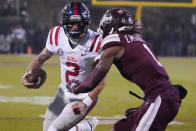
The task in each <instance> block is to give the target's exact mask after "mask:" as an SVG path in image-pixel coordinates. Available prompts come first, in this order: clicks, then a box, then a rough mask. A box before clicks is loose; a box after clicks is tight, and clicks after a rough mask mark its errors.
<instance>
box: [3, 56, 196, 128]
mask: <svg viewBox="0 0 196 131" xmlns="http://www.w3.org/2000/svg"><path fill="white" fill-rule="evenodd" d="M33 57H34V56H6V55H0V131H42V122H43V119H42V118H41V117H40V115H43V114H44V112H45V110H46V108H47V103H48V102H49V101H50V100H51V98H52V97H53V96H54V95H55V93H56V90H57V87H58V84H59V83H60V71H59V64H58V59H57V58H52V59H51V60H49V61H48V62H46V64H45V65H44V67H43V68H44V69H45V70H46V71H47V74H48V78H47V81H46V83H45V84H44V85H43V87H41V88H40V89H38V90H32V89H26V88H25V87H23V86H22V85H21V81H20V79H21V77H22V75H23V74H24V73H25V70H26V68H27V66H28V64H29V62H30V61H31V60H32V59H33ZM159 59H160V62H161V63H162V65H163V66H164V67H165V68H166V70H167V72H168V73H169V76H170V78H171V80H172V82H173V83H174V84H175V83H179V84H182V85H184V86H185V87H186V88H187V89H188V91H189V92H188V96H187V97H186V98H185V99H184V101H183V103H182V106H181V108H180V111H179V113H178V115H177V117H176V119H175V121H178V122H179V123H181V124H172V125H169V126H168V128H167V131H195V130H196V111H195V110H196V95H195V94H196V58H159ZM128 90H132V91H134V92H136V93H137V94H139V95H141V96H142V95H143V93H142V92H141V91H140V90H139V88H136V85H134V84H130V83H128V82H127V81H126V80H124V79H123V78H122V77H121V76H120V75H119V72H118V71H117V70H116V68H115V67H112V69H111V70H110V73H109V74H108V82H107V86H106V88H105V89H104V91H103V92H102V94H101V95H100V97H99V101H98V103H97V105H96V106H95V108H94V110H92V112H91V113H90V114H89V115H90V116H94V115H95V116H102V117H114V116H116V115H120V116H121V115H123V114H124V111H125V109H127V108H129V107H136V106H138V105H140V104H141V103H142V101H141V100H138V99H137V98H135V97H133V96H130V95H129V94H128ZM111 127H112V124H100V125H98V127H97V128H96V131H109V129H110V128H111Z"/></svg>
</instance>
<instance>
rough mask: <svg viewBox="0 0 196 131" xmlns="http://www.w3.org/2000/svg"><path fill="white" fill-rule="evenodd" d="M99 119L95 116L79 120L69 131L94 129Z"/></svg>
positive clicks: (92, 130)
mask: <svg viewBox="0 0 196 131" xmlns="http://www.w3.org/2000/svg"><path fill="white" fill-rule="evenodd" d="M98 123H99V120H98V119H97V118H96V117H91V118H89V119H88V121H84V122H80V123H78V124H77V125H76V126H74V127H73V128H71V129H70V130H69V131H94V130H95V128H96V126H97V124H98Z"/></svg>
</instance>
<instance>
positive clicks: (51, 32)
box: [50, 27, 54, 45]
mask: <svg viewBox="0 0 196 131" xmlns="http://www.w3.org/2000/svg"><path fill="white" fill-rule="evenodd" d="M53 31H54V27H53V28H52V29H51V31H50V44H51V45H52V34H53Z"/></svg>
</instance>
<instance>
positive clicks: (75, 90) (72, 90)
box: [70, 86, 79, 95]
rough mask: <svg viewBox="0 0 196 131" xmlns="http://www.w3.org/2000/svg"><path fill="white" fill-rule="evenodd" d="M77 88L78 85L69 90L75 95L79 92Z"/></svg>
mask: <svg viewBox="0 0 196 131" xmlns="http://www.w3.org/2000/svg"><path fill="white" fill-rule="evenodd" d="M78 88H79V86H76V87H72V88H71V91H70V92H71V93H74V94H76V95H77V94H79V92H78V91H77V89H78Z"/></svg>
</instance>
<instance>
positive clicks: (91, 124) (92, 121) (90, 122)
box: [88, 117, 99, 131]
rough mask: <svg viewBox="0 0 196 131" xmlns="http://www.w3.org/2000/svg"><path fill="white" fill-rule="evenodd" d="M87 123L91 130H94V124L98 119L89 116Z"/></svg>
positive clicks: (95, 124) (96, 123)
mask: <svg viewBox="0 0 196 131" xmlns="http://www.w3.org/2000/svg"><path fill="white" fill-rule="evenodd" d="M88 124H89V125H90V127H91V131H94V130H95V128H96V126H97V125H98V124H99V120H98V119H97V118H96V117H91V118H89V119H88Z"/></svg>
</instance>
